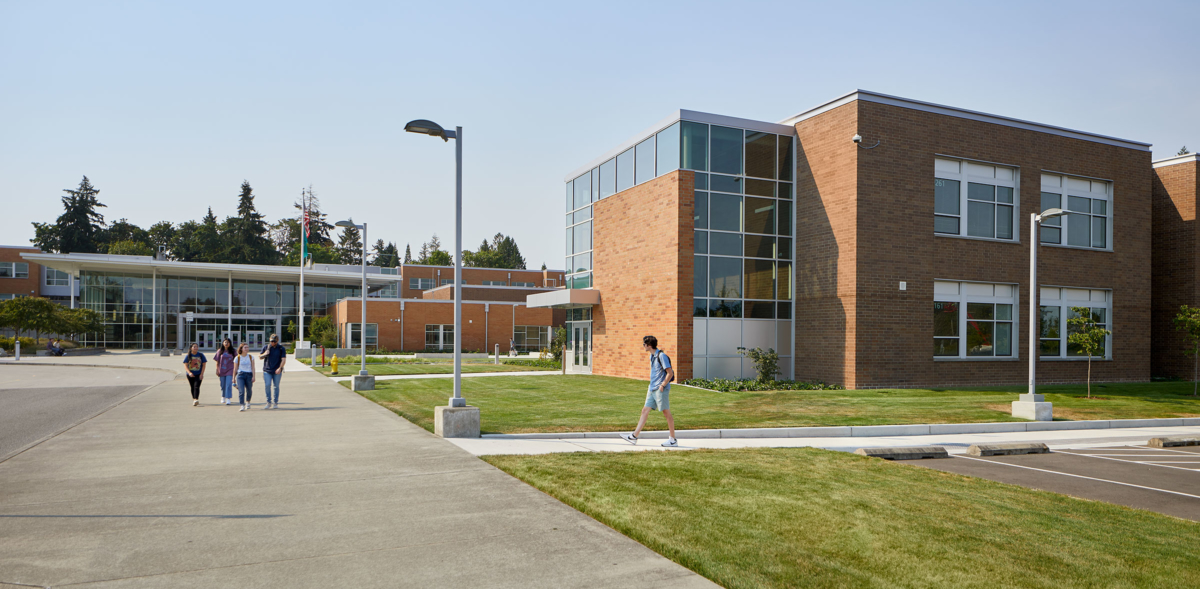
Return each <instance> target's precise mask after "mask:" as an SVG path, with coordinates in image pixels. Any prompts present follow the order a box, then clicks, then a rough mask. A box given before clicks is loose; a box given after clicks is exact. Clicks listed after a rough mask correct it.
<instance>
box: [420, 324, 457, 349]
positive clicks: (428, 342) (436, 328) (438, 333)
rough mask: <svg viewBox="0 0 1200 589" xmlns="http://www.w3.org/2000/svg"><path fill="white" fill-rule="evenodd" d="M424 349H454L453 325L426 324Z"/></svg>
mask: <svg viewBox="0 0 1200 589" xmlns="http://www.w3.org/2000/svg"><path fill="white" fill-rule="evenodd" d="M425 349H427V350H436V351H439V352H441V351H445V350H453V349H454V325H453V324H450V325H426V326H425Z"/></svg>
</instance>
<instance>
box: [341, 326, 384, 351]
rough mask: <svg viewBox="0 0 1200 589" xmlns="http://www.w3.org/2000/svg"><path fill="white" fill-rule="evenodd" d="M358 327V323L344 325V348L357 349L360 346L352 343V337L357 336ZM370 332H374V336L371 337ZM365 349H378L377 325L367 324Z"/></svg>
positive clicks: (354, 342)
mask: <svg viewBox="0 0 1200 589" xmlns="http://www.w3.org/2000/svg"><path fill="white" fill-rule="evenodd" d="M358 325H359V324H358V323H347V324H346V344H347V345H346V347H347V348H354V349H357V348H359V347H360V346H361V344H359V343H358V342H356V341H354V336H355V335H356V334H357V332H358V330H359V329H358ZM372 331H374V332H375V335H371V332H372ZM367 347H368V348H371V349H378V348H379V324H378V323H368V324H367Z"/></svg>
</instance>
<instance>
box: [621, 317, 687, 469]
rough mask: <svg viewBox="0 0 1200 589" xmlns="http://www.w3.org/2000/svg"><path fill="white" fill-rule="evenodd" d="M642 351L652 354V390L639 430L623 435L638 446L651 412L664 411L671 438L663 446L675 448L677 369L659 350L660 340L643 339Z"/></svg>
mask: <svg viewBox="0 0 1200 589" xmlns="http://www.w3.org/2000/svg"><path fill="white" fill-rule="evenodd" d="M642 349H643V350H645V351H647V352H650V388H649V389H647V390H646V406H645V407H642V418H641V419H639V420H638V424H637V429H635V430H633V433H632V434H621V437H622V438H624V440H625V441H626V442H629V443H630V444H636V443H637V440H638V434H640V433H642V428H643V427H646V417H647V416H648V415H650V410H651V409H654V410H655V411H662V413H663V417H666V418H667V430H668V431H669V435H670V436H671V437H669V438H667V441H665V442H663V444H662V445H663V446H665V447H667V448H673V447H675V446H678V445H679V442H677V441H676V440H675V418H674V417H672V416H671V381H673V380H675V369H674V368H671V359H670V358H668V357H667V355H666V354H664V353H663V352H662V350H659V349H658V338H656V337H654V336H652V335H648V336H646V337H644V338H642Z"/></svg>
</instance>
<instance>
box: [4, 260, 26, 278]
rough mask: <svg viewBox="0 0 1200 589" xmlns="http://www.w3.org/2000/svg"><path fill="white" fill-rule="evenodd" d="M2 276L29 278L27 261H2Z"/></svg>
mask: <svg viewBox="0 0 1200 589" xmlns="http://www.w3.org/2000/svg"><path fill="white" fill-rule="evenodd" d="M0 278H29V264H28V263H26V262H0Z"/></svg>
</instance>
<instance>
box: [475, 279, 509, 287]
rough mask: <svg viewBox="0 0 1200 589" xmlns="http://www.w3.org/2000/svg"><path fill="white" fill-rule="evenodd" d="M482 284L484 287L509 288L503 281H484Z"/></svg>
mask: <svg viewBox="0 0 1200 589" xmlns="http://www.w3.org/2000/svg"><path fill="white" fill-rule="evenodd" d="M480 284H482V285H484V286H508V283H507V282H505V281H503V280H483V281H481V282H480Z"/></svg>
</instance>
